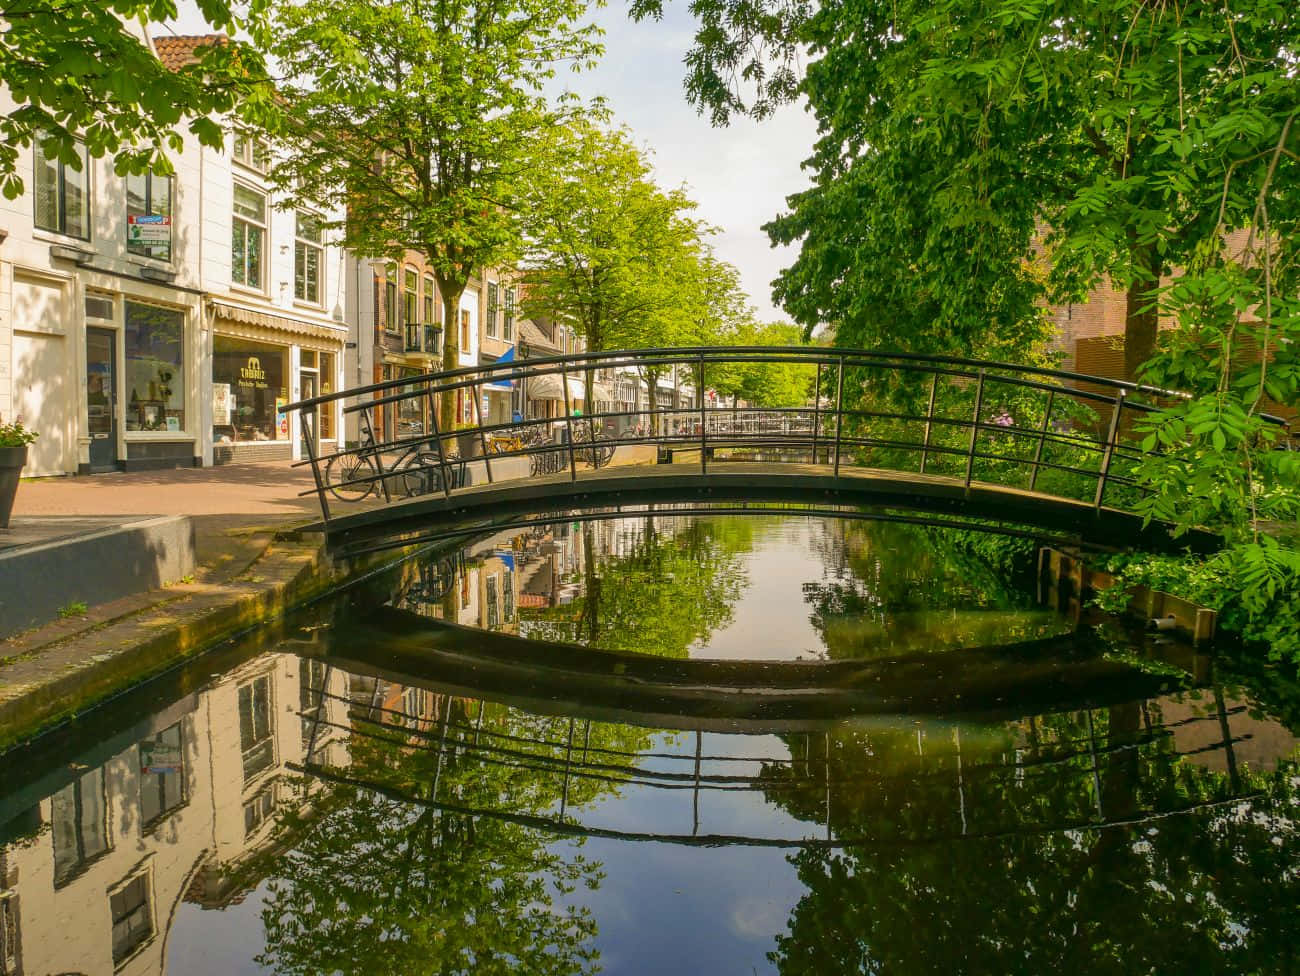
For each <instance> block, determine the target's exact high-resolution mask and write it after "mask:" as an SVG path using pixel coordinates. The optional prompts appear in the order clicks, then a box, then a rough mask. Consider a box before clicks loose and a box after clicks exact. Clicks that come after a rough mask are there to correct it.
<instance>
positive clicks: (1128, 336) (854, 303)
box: [634, 0, 1300, 660]
mask: <svg viewBox="0 0 1300 976" xmlns="http://www.w3.org/2000/svg"><path fill="white" fill-rule="evenodd" d="M658 9H659V0H643V2H641V3H639V4H637V5H635V6H634V10H635V11H636V12H637V13H639V14H641V15H646V14H653V13H654V12H656V11H657V10H658ZM693 9H695V11H696V13H697V15H698V16H699V18H700V21H701V26H700V30H699V32H698V33H697V45H696V49H695V51H694V52H693V53H692V55H691V57H690V58H689V59H688V65H689V70H690V74H689V76H688V80H687V89H688V92H689V93H690V94H691V95H692V97H694V98H695V99H696V100H697V101H698V102H700V103H701V104H704V105H707V106H709V107H711V108H712V109H713V111H714V114H715V117H716V118H718V119H725V118H726V117H727V116H728V115H729V114H730V113H731V112H734V111H742V110H752V111H755V112H756V113H758V114H762V113H763V112H766V111H769V110H770V109H771V108H772V106H773V105H775V104H776V103H777V102H779V101H780V100H783V99H786V98H789V97H791V96H792V95H793V94H794V93H796V92H798V93H799V94H802V95H803V96H805V97H806V98H807V99H808V101H809V104H810V107H811V108H812V110H813V112H814V113H815V114H816V115H817V118H818V121H819V123H820V125H821V128H822V137H821V139H820V140H819V142H818V144H817V146H816V148H815V150H814V154H813V156H812V158H811V159H810V160H809V166H810V167H811V170H812V173H813V186H812V188H810V189H809V190H808V191H806V192H805V193H803V194H800V195H798V196H796V197H795V198H792V209H791V212H790V213H789V214H786V215H784V216H782V217H780V218H778V219H777V220H775V221H774V222H773V223H772V224H771V225H770V228H769V229H770V231H771V233H772V235H773V237H774V239H776V240H778V241H787V242H793V241H802V242H803V249H802V251H801V253H800V256H799V258H798V259H797V260H796V262H795V265H794V266H793V267H792V268H791V269H789V270H788V271H787V272H786V273H785V274H784V275H783V276H782V278H781V279H780V281H779V283H778V287H777V291H778V294H779V295H780V296H781V297H782V299H783V300H784V301H785V302H786V303H787V305H788V307H789V308H790V310H791V311H792V312H793V313H794V314H795V315H796V318H797V319H798V320H799V321H800V322H801V323H803V324H804V325H806V326H811V325H813V324H814V323H815V322H816V321H819V320H826V321H829V322H831V323H832V324H833V325H835V326H836V328H837V330H838V331H837V334H838V335H839V337H840V338H841V341H844V342H848V343H863V344H868V345H884V346H891V345H892V346H903V347H907V348H912V349H935V350H944V351H962V352H965V351H976V350H977V351H978V352H979V353H980V354H983V355H988V354H989V352H990V350H994V349H998V348H1001V349H1004V350H1006V351H1008V352H1009V353H1015V352H1016V350H1021V352H1025V351H1029V350H1032V349H1033V348H1034V347H1035V346H1036V345H1037V344H1039V342H1040V340H1041V339H1042V337H1043V335H1044V331H1043V323H1042V320H1041V317H1039V318H1038V319H1037V320H1035V312H1034V303H1035V301H1039V300H1043V299H1049V300H1055V301H1063V300H1069V299H1071V298H1078V297H1080V296H1081V295H1082V294H1083V293H1084V292H1085V291H1086V289H1088V288H1089V287H1090V286H1092V285H1094V284H1096V283H1098V282H1100V281H1103V280H1105V279H1109V280H1111V281H1112V282H1113V283H1114V284H1115V285H1117V286H1118V287H1119V288H1121V289H1122V290H1124V292H1125V295H1126V325H1125V366H1126V373H1127V375H1128V376H1130V377H1133V376H1136V375H1138V373H1139V370H1140V369H1142V368H1143V364H1146V365H1145V372H1144V373H1143V376H1144V377H1145V378H1146V379H1147V380H1149V381H1154V382H1155V383H1157V384H1160V385H1162V386H1165V387H1177V388H1180V389H1183V390H1186V391H1188V392H1190V393H1192V394H1193V397H1192V399H1190V400H1188V401H1184V402H1182V403H1180V404H1174V405H1172V406H1173V407H1174V409H1171V410H1170V411H1168V412H1167V413H1165V414H1163V415H1161V416H1159V417H1156V418H1147V420H1146V421H1145V422H1141V423H1138V424H1136V428H1137V431H1138V433H1139V434H1140V435H1142V436H1143V437H1145V440H1144V441H1143V443H1142V446H1143V447H1144V448H1147V449H1148V450H1150V449H1154V448H1160V449H1161V452H1162V453H1161V454H1160V455H1158V456H1156V455H1153V456H1149V457H1148V458H1147V459H1146V460H1145V461H1144V463H1142V464H1141V465H1140V466H1138V467H1137V469H1136V470H1135V471H1129V472H1127V473H1128V474H1131V475H1133V476H1135V477H1136V479H1137V480H1138V481H1139V482H1140V484H1141V485H1143V486H1144V487H1146V488H1148V489H1151V491H1150V493H1149V495H1148V496H1147V497H1146V498H1145V499H1144V500H1142V501H1141V503H1140V509H1139V510H1140V511H1141V512H1142V513H1143V514H1145V515H1147V516H1149V517H1151V518H1156V519H1162V520H1167V521H1169V522H1172V523H1173V524H1174V525H1175V526H1176V527H1177V528H1178V529H1180V530H1182V529H1186V528H1190V527H1192V526H1194V525H1198V524H1200V525H1209V526H1211V527H1213V528H1216V529H1219V530H1221V531H1222V532H1223V533H1224V534H1225V536H1226V537H1227V539H1228V541H1229V542H1230V543H1231V546H1230V547H1229V548H1228V549H1227V550H1226V551H1225V553H1224V554H1223V555H1222V556H1221V557H1219V559H1218V562H1217V564H1216V565H1215V567H1214V572H1215V573H1216V574H1217V575H1219V576H1220V577H1221V578H1222V579H1224V580H1225V581H1226V587H1225V592H1226V593H1228V594H1231V599H1232V600H1234V601H1235V602H1236V603H1237V604H1239V605H1240V606H1241V607H1243V608H1245V611H1246V616H1247V632H1248V633H1252V634H1254V635H1256V636H1261V635H1263V634H1265V633H1267V634H1269V637H1268V638H1267V639H1269V640H1271V641H1272V648H1271V649H1272V652H1273V653H1274V654H1275V655H1278V656H1285V657H1292V658H1295V659H1296V660H1300V637H1292V638H1290V639H1288V637H1287V635H1286V633H1285V631H1284V632H1281V633H1279V632H1278V631H1277V630H1276V629H1275V628H1269V627H1266V626H1265V624H1267V623H1268V622H1269V621H1270V618H1275V617H1276V616H1277V615H1279V614H1280V615H1282V616H1284V617H1285V618H1286V619H1288V620H1291V621H1294V620H1295V617H1294V613H1295V610H1294V607H1293V605H1286V604H1285V603H1284V602H1279V600H1280V599H1282V598H1285V597H1286V595H1287V594H1290V593H1294V592H1296V590H1297V589H1300V552H1298V551H1297V550H1296V549H1295V547H1294V545H1293V544H1288V543H1287V542H1286V541H1285V538H1284V533H1283V534H1282V536H1281V537H1278V536H1274V535H1273V534H1272V533H1274V532H1275V531H1276V530H1277V527H1279V526H1280V527H1283V528H1284V527H1285V526H1286V525H1288V524H1293V523H1294V522H1295V520H1296V518H1297V515H1298V514H1300V492H1297V490H1296V485H1297V484H1298V483H1300V459H1298V458H1297V457H1296V455H1295V454H1294V453H1293V452H1285V451H1279V450H1276V449H1275V448H1276V447H1277V446H1278V445H1279V443H1280V441H1281V439H1282V437H1283V436H1284V432H1283V430H1282V429H1281V428H1279V427H1278V426H1277V425H1275V424H1272V423H1270V422H1268V421H1267V420H1266V419H1265V417H1264V416H1263V414H1264V413H1265V412H1266V410H1267V409H1268V407H1269V406H1270V404H1274V403H1276V404H1283V405H1288V404H1289V405H1294V404H1295V403H1296V402H1297V399H1298V398H1300V352H1297V350H1300V301H1298V300H1297V298H1296V296H1297V295H1300V260H1297V259H1296V258H1297V250H1296V249H1297V247H1298V246H1300V245H1298V244H1297V241H1300V130H1298V129H1297V126H1296V125H1295V121H1296V115H1297V110H1296V106H1297V105H1300V77H1297V75H1296V72H1295V70H1294V66H1295V63H1296V61H1297V57H1298V56H1300V53H1298V52H1300V18H1297V16H1296V13H1295V11H1294V10H1293V9H1292V6H1291V5H1289V4H1286V3H1283V2H1280V0H1247V2H1246V3H1244V4H1234V5H1233V6H1232V7H1231V9H1225V8H1221V7H1216V6H1213V5H1205V4H1200V5H1186V6H1173V7H1170V6H1168V5H1164V4H1156V5H1151V4H1145V3H1142V2H1140V0H1103V2H1092V0H941V2H938V3H931V2H928V0H925V2H922V0H912V2H904V3H901V4H900V3H892V2H890V3H885V2H876V0H864V2H861V3H852V4H848V5H835V4H782V3H775V2H772V3H761V2H760V3H756V4H754V3H745V2H740V0H707V2H705V3H702V4H698V5H696V6H695V7H694V8H693ZM803 50H808V51H810V52H811V55H812V58H811V60H810V61H809V62H808V68H807V71H806V74H803V75H800V74H799V73H798V72H796V70H795V68H794V65H795V64H796V60H795V59H796V57H797V56H798V55H799V54H800V52H801V51H803ZM774 65H775V69H773V66H774ZM750 83H753V84H755V85H756V91H757V95H756V97H755V98H754V99H753V100H752V101H750V100H749V98H748V95H747V93H745V92H743V91H742V90H741V89H742V87H743V86H744V85H748V84H750ZM981 296H983V297H981ZM918 312H919V314H914V313H918ZM891 322H896V323H897V324H898V326H899V327H898V328H897V331H894V330H893V327H892V326H891ZM1161 322H1163V323H1165V324H1166V325H1168V326H1169V329H1168V331H1167V334H1166V335H1165V336H1164V338H1163V339H1162V340H1161V341H1160V342H1159V344H1157V327H1158V325H1159V324H1161ZM981 323H983V324H981ZM1132 429H1133V427H1132V425H1130V426H1125V427H1122V428H1121V430H1122V432H1123V433H1125V434H1128V433H1130V432H1131V431H1132ZM1279 539H1280V541H1279ZM1288 629H1289V631H1290V632H1291V633H1292V634H1296V633H1300V626H1297V625H1295V624H1294V623H1292V625H1291V626H1290V627H1289V628H1288Z"/></svg>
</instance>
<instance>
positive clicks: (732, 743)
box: [571, 732, 821, 974]
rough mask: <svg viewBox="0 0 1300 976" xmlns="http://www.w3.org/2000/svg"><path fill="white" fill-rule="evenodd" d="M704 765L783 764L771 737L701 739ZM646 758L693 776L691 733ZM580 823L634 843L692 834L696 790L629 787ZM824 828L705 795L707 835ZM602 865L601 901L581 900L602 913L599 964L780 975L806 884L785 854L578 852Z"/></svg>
mask: <svg viewBox="0 0 1300 976" xmlns="http://www.w3.org/2000/svg"><path fill="white" fill-rule="evenodd" d="M701 747H702V752H703V754H704V755H705V756H728V757H737V759H738V760H739V757H747V756H752V757H754V758H755V759H785V758H789V752H788V751H787V750H786V748H785V746H784V744H783V743H782V742H781V740H780V739H777V738H776V737H775V736H743V735H719V734H715V733H707V732H706V733H704V735H703V736H702V737H701ZM649 751H653V752H666V753H673V754H677V755H681V756H682V757H684V760H688V761H681V762H675V761H672V760H662V759H660V760H648V761H646V762H644V763H642V764H641V765H642V768H646V769H659V770H667V771H671V772H682V771H689V770H691V769H693V763H694V757H695V736H694V734H693V733H684V732H683V733H677V734H675V735H658V736H656V737H655V739H654V741H653V742H652V744H651V746H650V749H649ZM757 767H758V763H757V762H750V761H743V760H740V761H736V762H718V761H716V760H715V761H714V762H711V763H709V769H711V770H712V771H714V772H726V773H736V774H740V773H744V772H748V773H751V774H752V773H754V772H756V771H757ZM571 813H572V814H574V815H575V816H576V818H577V819H579V820H581V822H583V823H584V824H590V825H599V826H601V827H606V828H611V829H614V830H620V831H628V832H638V833H641V832H643V833H674V834H684V835H689V834H690V833H691V830H692V824H693V820H694V815H693V810H692V791H690V790H660V789H654V788H651V787H638V786H633V787H627V786H625V787H622V788H621V789H620V790H619V795H618V796H617V797H615V796H608V795H607V796H604V797H602V798H601V799H599V800H598V801H596V802H594V803H591V804H588V805H587V806H585V807H584V808H583V809H581V810H579V811H571ZM820 830H821V828H819V827H818V826H817V825H815V824H806V823H803V822H801V821H799V820H797V819H795V818H794V817H791V816H790V815H789V814H787V813H785V812H784V811H781V810H778V809H776V808H775V807H772V806H771V805H769V804H768V803H767V802H766V800H764V799H763V797H762V795H761V794H759V793H757V792H754V791H751V790H745V791H716V790H714V791H704V792H702V793H701V796H700V833H702V834H709V833H721V834H736V835H743V836H747V837H787V838H797V837H805V836H815V835H816V834H817V833H818V832H819V831H820ZM581 850H582V852H583V854H584V855H585V856H587V857H589V858H593V859H595V860H599V861H601V862H603V869H604V871H605V873H606V877H605V880H604V881H603V882H602V883H601V886H600V889H599V891H597V892H595V893H585V894H587V895H588V897H586V898H585V899H584V900H585V902H586V904H587V906H588V907H589V908H590V909H591V910H592V912H593V913H594V914H595V918H596V924H597V929H598V933H599V934H598V935H597V937H596V944H597V946H598V948H599V949H600V955H601V964H602V966H603V967H604V971H605V972H607V973H618V974H623V973H629V974H640V973H645V974H652V973H653V974H658V973H672V972H677V973H751V972H760V973H762V972H770V971H773V969H772V965H771V963H769V962H768V960H767V955H766V954H767V953H768V952H770V951H771V950H772V948H773V946H774V941H773V940H774V937H775V935H776V934H777V933H778V932H782V931H784V930H785V923H786V919H788V918H789V915H790V910H791V908H792V907H793V906H794V905H795V904H796V903H797V902H798V900H799V897H800V894H801V892H802V885H801V884H800V883H799V881H798V879H797V878H796V877H795V871H794V868H793V867H792V866H791V865H790V864H789V862H788V861H787V860H786V857H787V854H788V851H787V850H786V849H782V848H752V847H722V848H711V847H690V846H687V845H684V844H675V843H666V842H654V841H640V842H632V841H619V840H611V839H605V838H590V839H588V840H587V841H586V843H585V844H584V845H583V846H582V848H581Z"/></svg>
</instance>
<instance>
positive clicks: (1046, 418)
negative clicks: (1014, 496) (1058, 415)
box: [1029, 390, 1056, 491]
mask: <svg viewBox="0 0 1300 976" xmlns="http://www.w3.org/2000/svg"><path fill="white" fill-rule="evenodd" d="M1055 401H1056V391H1055V390H1048V391H1047V408H1046V409H1045V410H1044V411H1043V426H1042V427H1041V428H1040V429H1039V431H1038V446H1037V447H1035V448H1034V472H1033V474H1031V475H1030V476H1029V490H1030V491H1033V490H1035V489H1036V488H1037V487H1038V466H1039V465H1040V464H1041V463H1042V461H1043V444H1044V442H1045V441H1046V440H1047V430H1048V428H1049V427H1050V426H1051V423H1052V404H1053V403H1054V402H1055Z"/></svg>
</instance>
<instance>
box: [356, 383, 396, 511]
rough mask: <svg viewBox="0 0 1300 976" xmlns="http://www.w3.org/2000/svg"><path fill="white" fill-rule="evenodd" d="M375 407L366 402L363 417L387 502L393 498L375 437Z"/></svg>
mask: <svg viewBox="0 0 1300 976" xmlns="http://www.w3.org/2000/svg"><path fill="white" fill-rule="evenodd" d="M373 409H374V408H373V407H372V406H371V405H370V404H366V405H365V406H364V407H363V408H362V410H361V419H362V420H363V421H365V424H366V437H367V438H369V440H370V455H371V459H372V460H373V461H374V465H375V474H376V475H377V476H378V477H379V490H380V491H382V492H383V493H384V503H385V504H387V503H388V502H391V501H392V500H393V499H392V496H391V495H389V494H388V479H387V478H385V477H384V459H383V457H382V456H381V455H380V453H379V441H377V440H376V439H375V424H374V421H373V420H372V419H371V415H370V411H371V410H373Z"/></svg>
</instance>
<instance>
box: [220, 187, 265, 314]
mask: <svg viewBox="0 0 1300 976" xmlns="http://www.w3.org/2000/svg"><path fill="white" fill-rule="evenodd" d="M240 190H244V191H246V192H248V193H255V194H257V195H258V196H260V197H261V198H262V218H261V221H260V222H259V221H257V220H256V219H254V218H252V217H246V216H244V215H242V214H240V213H239V212H238V211H237V210H236V209H235V208H236V206H238V205H237V204H236V203H235V197H234V195H232V196H231V202H230V220H231V230H232V233H233V231H234V225H236V224H243V225H244V227H245V231H244V254H245V264H244V267H243V268H241V269H240V272H239V273H240V274H242V275H243V277H244V280H243V281H239V280H237V279H236V277H235V251H234V247H233V241H232V246H231V251H230V283H231V285H233V286H234V287H236V288H243V289H246V290H247V291H252V292H256V293H258V294H259V295H265V294H266V279H267V273H266V271H267V267H266V266H267V257H266V248H267V245H268V243H269V242H270V236H271V235H270V230H271V226H270V224H271V222H270V219H269V210H268V208H269V206H270V202H271V200H270V195H269V194H267V192H266V191H265V190H259V189H258V188H257V187H255V186H250V185H249V184H247V183H239V182H236V183H235V190H234V192H235V193H236V194H237V193H238V192H239V191H240ZM250 227H251V228H257V229H258V230H260V231H261V233H262V243H261V247H260V248H259V249H258V255H257V264H258V267H257V274H258V282H257V284H255V285H250V284H249V283H248V266H247V254H248V230H247V229H248V228H250Z"/></svg>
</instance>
